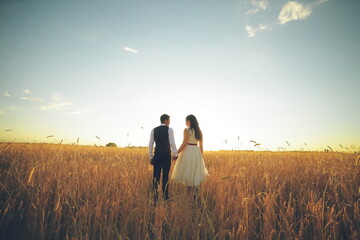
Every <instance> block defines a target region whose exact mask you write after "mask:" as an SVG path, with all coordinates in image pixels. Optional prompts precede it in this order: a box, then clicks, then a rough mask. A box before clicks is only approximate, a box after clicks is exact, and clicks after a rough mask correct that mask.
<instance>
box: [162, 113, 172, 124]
mask: <svg viewBox="0 0 360 240" xmlns="http://www.w3.org/2000/svg"><path fill="white" fill-rule="evenodd" d="M169 119H170V116H169V115H167V114H163V115H161V117H160V122H161V123H164V122H165V120H169Z"/></svg>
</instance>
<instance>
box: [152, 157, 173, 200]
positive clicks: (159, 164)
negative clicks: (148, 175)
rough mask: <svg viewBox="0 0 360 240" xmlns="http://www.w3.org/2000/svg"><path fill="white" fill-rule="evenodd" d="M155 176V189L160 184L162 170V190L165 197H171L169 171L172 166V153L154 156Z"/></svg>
mask: <svg viewBox="0 0 360 240" xmlns="http://www.w3.org/2000/svg"><path fill="white" fill-rule="evenodd" d="M153 166H154V175H153V176H154V178H153V189H154V190H157V189H158V186H159V184H160V177H161V172H162V192H163V196H164V198H165V199H168V198H169V191H168V187H169V183H168V181H169V172H170V167H171V155H157V154H156V153H155V156H154V165H153Z"/></svg>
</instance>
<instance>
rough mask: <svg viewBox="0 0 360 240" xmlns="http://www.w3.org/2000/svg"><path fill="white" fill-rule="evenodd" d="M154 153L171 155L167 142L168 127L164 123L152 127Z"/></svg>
mask: <svg viewBox="0 0 360 240" xmlns="http://www.w3.org/2000/svg"><path fill="white" fill-rule="evenodd" d="M154 141H155V144H156V146H155V153H156V154H161V155H165V154H166V155H169V156H170V155H171V150H170V143H169V127H168V126H165V125H161V126H158V127H156V128H154Z"/></svg>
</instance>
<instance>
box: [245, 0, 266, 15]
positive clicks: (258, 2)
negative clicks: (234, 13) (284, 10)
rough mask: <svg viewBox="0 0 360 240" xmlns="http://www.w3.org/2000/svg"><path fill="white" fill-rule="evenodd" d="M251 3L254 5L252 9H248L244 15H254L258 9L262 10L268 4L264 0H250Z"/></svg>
mask: <svg viewBox="0 0 360 240" xmlns="http://www.w3.org/2000/svg"><path fill="white" fill-rule="evenodd" d="M251 5H253V6H254V8H253V9H250V10H248V11H247V12H246V13H245V14H246V15H254V14H255V13H257V12H259V11H264V10H266V9H267V7H268V6H269V3H268V2H267V1H266V0H251Z"/></svg>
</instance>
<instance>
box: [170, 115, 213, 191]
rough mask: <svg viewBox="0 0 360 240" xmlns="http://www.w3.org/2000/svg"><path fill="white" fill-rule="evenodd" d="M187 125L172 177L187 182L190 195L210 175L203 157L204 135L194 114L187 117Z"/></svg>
mask: <svg viewBox="0 0 360 240" xmlns="http://www.w3.org/2000/svg"><path fill="white" fill-rule="evenodd" d="M186 126H187V128H185V129H184V140H183V143H182V144H181V146H180V148H179V150H178V153H179V158H178V159H177V161H176V163H175V167H174V170H173V172H172V176H171V179H173V180H174V181H177V182H182V183H184V184H186V185H187V194H188V195H190V193H191V192H193V190H195V191H196V192H197V191H198V187H199V185H200V183H201V182H203V181H204V180H205V178H206V176H207V175H208V170H207V169H206V167H205V162H204V159H203V135H202V132H201V130H200V128H199V123H198V121H197V119H196V117H195V116H194V115H189V116H187V117H186Z"/></svg>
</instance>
